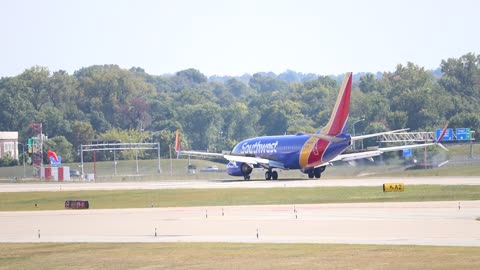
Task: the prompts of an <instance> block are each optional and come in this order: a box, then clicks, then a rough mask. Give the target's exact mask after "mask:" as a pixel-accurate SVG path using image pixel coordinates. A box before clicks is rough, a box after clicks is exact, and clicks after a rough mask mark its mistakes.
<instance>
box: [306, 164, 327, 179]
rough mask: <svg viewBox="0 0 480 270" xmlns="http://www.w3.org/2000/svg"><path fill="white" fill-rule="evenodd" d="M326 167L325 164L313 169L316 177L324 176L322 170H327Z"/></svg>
mask: <svg viewBox="0 0 480 270" xmlns="http://www.w3.org/2000/svg"><path fill="white" fill-rule="evenodd" d="M325 168H326V167H325V166H321V167H318V168H315V169H313V175H314V176H315V178H320V177H322V172H323V171H325ZM309 176H310V174H309Z"/></svg>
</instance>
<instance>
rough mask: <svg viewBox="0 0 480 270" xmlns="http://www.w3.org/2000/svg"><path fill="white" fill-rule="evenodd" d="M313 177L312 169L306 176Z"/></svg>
mask: <svg viewBox="0 0 480 270" xmlns="http://www.w3.org/2000/svg"><path fill="white" fill-rule="evenodd" d="M313 177H315V175H314V174H313V170H310V171H308V178H310V179H312V178H313Z"/></svg>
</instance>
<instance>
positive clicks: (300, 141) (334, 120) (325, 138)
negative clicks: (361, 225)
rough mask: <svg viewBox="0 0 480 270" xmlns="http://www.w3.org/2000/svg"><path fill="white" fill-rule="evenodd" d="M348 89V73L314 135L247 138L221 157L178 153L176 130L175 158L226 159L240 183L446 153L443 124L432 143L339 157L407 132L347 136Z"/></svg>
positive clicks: (350, 84)
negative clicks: (404, 154)
mask: <svg viewBox="0 0 480 270" xmlns="http://www.w3.org/2000/svg"><path fill="white" fill-rule="evenodd" d="M351 90H352V73H351V72H349V73H347V74H346V75H345V79H344V81H343V83H342V86H341V88H340V92H339V93H338V97H337V100H336V103H335V107H334V109H333V111H332V114H331V116H330V119H329V121H328V123H327V125H326V126H325V127H323V128H321V129H319V130H318V131H317V132H316V133H314V134H309V133H301V132H300V133H297V134H295V135H279V136H263V137H255V138H250V139H246V140H244V141H241V142H239V143H238V144H237V145H235V147H234V148H233V149H232V151H231V152H230V153H229V154H221V153H210V152H201V151H183V150H181V149H180V132H179V131H178V130H177V132H176V140H175V150H176V152H177V155H189V156H197V157H204V158H205V157H206V158H224V159H227V160H228V161H229V163H228V164H227V173H228V174H229V175H231V176H243V178H244V180H250V174H251V173H252V171H253V169H254V168H263V169H265V170H266V172H265V179H266V180H272V179H273V180H277V179H278V172H277V171H276V169H279V170H293V169H298V170H300V171H302V172H303V173H305V174H308V177H309V178H310V179H312V178H320V177H321V175H322V173H323V171H325V168H326V166H327V165H329V164H332V162H334V161H346V162H350V161H353V160H356V159H362V158H367V159H371V160H373V159H372V157H374V156H379V155H381V154H382V153H384V152H389V151H398V150H404V149H412V148H424V147H427V146H430V145H439V146H441V147H442V148H443V149H445V150H447V151H448V149H446V148H445V147H444V146H443V145H441V144H440V142H441V140H442V138H443V136H444V135H445V132H446V130H447V126H448V123H447V125H445V128H444V129H443V131H442V133H441V135H440V136H439V138H438V139H437V141H435V142H433V143H424V144H414V145H403V146H393V147H384V148H378V149H376V150H371V151H366V152H359V153H349V154H342V153H343V152H344V151H345V149H347V148H348V147H349V146H350V145H351V143H352V141H355V140H362V139H365V138H370V137H376V136H379V135H382V134H388V133H395V132H400V131H405V130H407V129H400V130H393V131H386V132H380V133H374V134H367V135H361V136H351V135H349V134H348V133H347V121H348V117H349V112H350V96H351Z"/></svg>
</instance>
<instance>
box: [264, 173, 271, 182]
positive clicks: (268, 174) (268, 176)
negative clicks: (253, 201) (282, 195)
mask: <svg viewBox="0 0 480 270" xmlns="http://www.w3.org/2000/svg"><path fill="white" fill-rule="evenodd" d="M271 179H272V172H271V171H266V172H265V180H271Z"/></svg>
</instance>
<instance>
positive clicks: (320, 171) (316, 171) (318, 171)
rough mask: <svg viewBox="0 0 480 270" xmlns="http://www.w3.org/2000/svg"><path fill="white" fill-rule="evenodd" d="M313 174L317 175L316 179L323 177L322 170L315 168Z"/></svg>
mask: <svg viewBox="0 0 480 270" xmlns="http://www.w3.org/2000/svg"><path fill="white" fill-rule="evenodd" d="M313 174H314V175H315V178H320V176H322V170H321V169H320V168H315V169H314V170H313Z"/></svg>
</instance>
